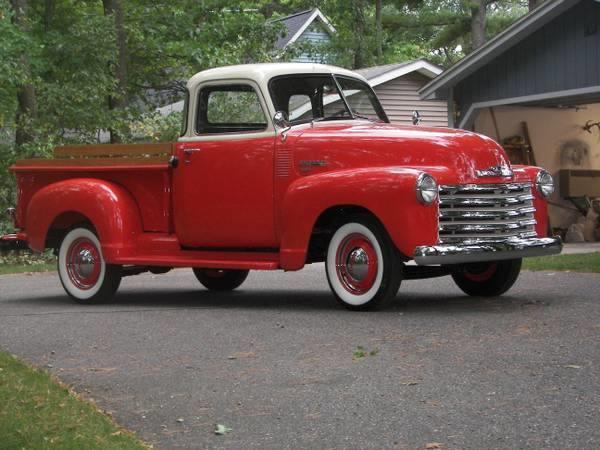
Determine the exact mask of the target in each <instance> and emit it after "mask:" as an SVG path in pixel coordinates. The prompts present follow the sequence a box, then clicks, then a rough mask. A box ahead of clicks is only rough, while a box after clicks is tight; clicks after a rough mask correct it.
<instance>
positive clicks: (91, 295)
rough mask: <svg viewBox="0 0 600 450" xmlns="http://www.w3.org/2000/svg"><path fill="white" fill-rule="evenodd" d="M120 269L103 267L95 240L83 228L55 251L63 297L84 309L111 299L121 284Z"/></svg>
mask: <svg viewBox="0 0 600 450" xmlns="http://www.w3.org/2000/svg"><path fill="white" fill-rule="evenodd" d="M121 275H122V274H121V266H117V265H112V264H107V263H106V261H104V257H103V256H102V247H101V245H100V241H99V240H98V237H97V236H96V235H95V234H94V233H93V232H92V231H90V230H88V229H87V228H74V229H73V230H71V231H69V232H68V233H67V234H66V236H65V237H64V239H63V241H62V243H61V245H60V248H59V250H58V276H59V278H60V282H61V283H62V285H63V288H64V289H65V291H66V293H67V294H68V295H69V297H71V298H72V299H73V300H75V301H76V302H77V303H81V304H84V305H89V304H95V303H101V302H105V301H108V300H110V299H112V298H113V296H114V294H115V292H116V291H117V289H118V288H119V284H120V283H121Z"/></svg>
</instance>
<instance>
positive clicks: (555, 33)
mask: <svg viewBox="0 0 600 450" xmlns="http://www.w3.org/2000/svg"><path fill="white" fill-rule="evenodd" d="M420 95H421V98H423V99H426V100H445V101H447V104H448V111H449V116H450V118H449V124H450V125H451V126H454V127H457V128H463V129H467V130H473V131H476V132H479V133H482V134H485V135H487V136H490V137H491V138H493V139H495V140H497V141H498V142H500V143H501V144H502V145H503V147H504V148H505V150H506V151H507V153H508V155H509V157H510V159H511V162H512V163H513V164H532V165H539V166H542V167H545V168H546V169H547V170H548V171H550V172H551V173H552V175H553V176H554V179H555V182H556V186H557V188H556V192H555V193H554V195H553V196H552V198H551V204H550V212H549V214H550V224H551V227H552V228H553V230H554V232H555V233H557V234H561V235H562V236H563V237H564V238H566V240H567V241H568V242H581V241H583V240H585V241H599V240H600V225H599V221H598V213H599V212H600V2H599V1H597V0H554V1H549V2H544V3H543V4H542V5H541V6H540V7H538V8H537V9H535V10H534V11H532V12H530V13H529V14H528V15H526V16H524V17H523V18H521V19H520V20H519V21H517V22H516V23H514V24H513V25H512V26H511V27H509V28H508V29H506V30H505V31H504V32H502V33H501V34H499V35H497V36H496V37H495V38H494V39H492V40H490V41H488V42H487V43H486V44H485V45H484V46H482V47H480V48H479V49H477V50H476V51H474V52H473V53H471V54H469V55H468V56H467V57H465V58H464V59H462V60H461V61H460V62H458V63H457V64H455V65H454V66H452V67H451V68H450V69H448V70H446V71H445V72H443V73H442V74H441V75H439V76H438V77H437V78H435V79H434V80H432V81H431V82H430V83H429V84H427V85H426V86H425V87H423V89H421V91H420Z"/></svg>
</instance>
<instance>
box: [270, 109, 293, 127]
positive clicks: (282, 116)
mask: <svg viewBox="0 0 600 450" xmlns="http://www.w3.org/2000/svg"><path fill="white" fill-rule="evenodd" d="M273 123H274V124H275V126H276V127H277V128H289V127H290V121H289V119H288V115H287V114H286V113H285V111H277V112H276V113H275V115H274V116H273Z"/></svg>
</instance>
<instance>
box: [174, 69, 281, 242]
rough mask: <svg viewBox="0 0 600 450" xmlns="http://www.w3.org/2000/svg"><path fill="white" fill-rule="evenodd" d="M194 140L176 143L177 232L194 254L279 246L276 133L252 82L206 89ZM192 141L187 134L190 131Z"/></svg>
mask: <svg viewBox="0 0 600 450" xmlns="http://www.w3.org/2000/svg"><path fill="white" fill-rule="evenodd" d="M192 95H197V98H196V101H190V104H191V105H196V111H195V114H192V116H195V117H196V119H195V120H194V123H192V124H189V126H190V127H193V129H194V133H193V135H194V136H193V137H186V138H182V139H181V141H180V142H179V143H178V144H177V148H176V156H177V157H178V159H179V165H178V167H177V169H175V170H174V171H173V208H174V220H175V231H176V233H177V236H178V238H179V241H180V243H181V244H182V246H184V247H188V248H210V247H212V248H248V249H250V248H255V249H256V248H276V247H278V244H277V241H276V236H275V225H274V211H273V153H274V145H275V130H274V129H273V125H272V124H271V121H270V120H268V119H267V117H268V116H267V114H266V112H267V111H268V109H267V108H266V103H265V100H264V98H263V97H262V95H261V93H260V90H259V89H258V87H257V86H256V85H255V84H254V83H252V82H250V81H247V80H238V81H236V80H228V81H219V82H210V83H206V84H203V85H201V86H200V88H199V89H198V91H197V92H196V93H195V94H194V93H192ZM188 136H189V133H188Z"/></svg>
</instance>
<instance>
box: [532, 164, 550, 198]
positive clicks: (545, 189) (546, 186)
mask: <svg viewBox="0 0 600 450" xmlns="http://www.w3.org/2000/svg"><path fill="white" fill-rule="evenodd" d="M535 185H536V186H537V190H538V192H539V193H540V195H541V196H542V197H544V198H547V197H550V196H551V195H552V193H553V192H554V179H553V178H552V175H550V174H549V173H548V172H546V171H545V170H540V172H539V173H538V174H537V177H536V179H535Z"/></svg>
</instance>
